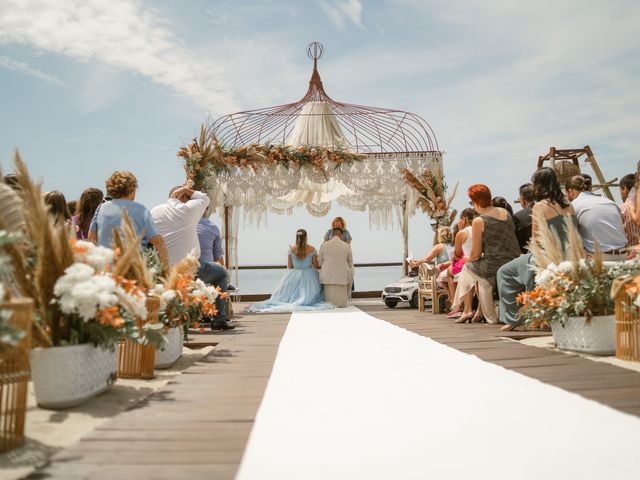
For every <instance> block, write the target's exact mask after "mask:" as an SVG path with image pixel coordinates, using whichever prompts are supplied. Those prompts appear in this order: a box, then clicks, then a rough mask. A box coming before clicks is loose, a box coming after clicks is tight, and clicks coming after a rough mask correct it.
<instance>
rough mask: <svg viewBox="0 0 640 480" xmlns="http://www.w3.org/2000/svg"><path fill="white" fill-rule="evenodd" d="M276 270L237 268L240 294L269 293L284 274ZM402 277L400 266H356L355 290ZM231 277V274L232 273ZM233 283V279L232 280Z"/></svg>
mask: <svg viewBox="0 0 640 480" xmlns="http://www.w3.org/2000/svg"><path fill="white" fill-rule="evenodd" d="M284 273H285V270H284V269H278V270H275V269H274V270H261V269H256V270H239V272H238V285H235V286H236V287H238V288H239V289H240V293H241V294H245V295H251V294H258V293H271V292H272V291H273V290H274V288H275V287H276V286H277V285H278V282H279V281H280V279H281V278H282V276H283V275H284ZM400 277H402V267H401V266H399V265H398V266H395V267H356V276H355V280H354V283H355V288H356V291H368V290H382V289H383V288H384V287H385V285H387V284H389V283H391V282H395V281H396V280H398V279H399V278H400ZM232 278H233V275H232ZM232 283H233V281H232Z"/></svg>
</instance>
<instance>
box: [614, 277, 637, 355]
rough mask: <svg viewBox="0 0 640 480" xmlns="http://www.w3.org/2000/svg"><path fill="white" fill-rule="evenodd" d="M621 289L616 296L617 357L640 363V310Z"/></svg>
mask: <svg viewBox="0 0 640 480" xmlns="http://www.w3.org/2000/svg"><path fill="white" fill-rule="evenodd" d="M634 300H635V298H634V297H632V296H630V295H629V294H627V293H626V292H625V291H624V288H621V289H620V290H619V291H618V294H617V295H616V357H618V358H620V359H622V360H632V361H634V362H640V308H638V307H637V306H636V305H635V304H634V303H633V302H634Z"/></svg>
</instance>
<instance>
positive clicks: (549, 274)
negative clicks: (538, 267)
mask: <svg viewBox="0 0 640 480" xmlns="http://www.w3.org/2000/svg"><path fill="white" fill-rule="evenodd" d="M554 277H555V273H554V272H553V271H552V270H549V269H546V270H543V271H542V272H540V273H538V274H537V275H536V284H538V285H543V286H547V285H548V284H549V282H551V280H553V278H554Z"/></svg>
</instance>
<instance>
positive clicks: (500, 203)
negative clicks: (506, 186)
mask: <svg viewBox="0 0 640 480" xmlns="http://www.w3.org/2000/svg"><path fill="white" fill-rule="evenodd" d="M491 205H493V206H494V207H498V208H504V209H505V210H506V211H507V212H509V215H511V216H512V217H513V208H511V205H510V204H509V202H507V199H506V198H504V197H493V200H491Z"/></svg>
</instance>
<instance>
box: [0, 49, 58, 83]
mask: <svg viewBox="0 0 640 480" xmlns="http://www.w3.org/2000/svg"><path fill="white" fill-rule="evenodd" d="M0 67H3V68H6V69H8V70H13V71H14V72H18V73H23V74H25V75H29V76H30V77H34V78H39V79H40V80H44V81H45V82H48V83H52V84H53V85H57V86H59V87H64V86H65V84H64V82H63V81H62V80H60V79H59V78H57V77H55V76H53V75H49V74H48V73H45V72H43V71H41V70H38V69H37V68H33V67H31V66H29V65H27V64H26V63H24V62H19V61H17V60H14V59H12V58H9V57H5V56H0Z"/></svg>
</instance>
